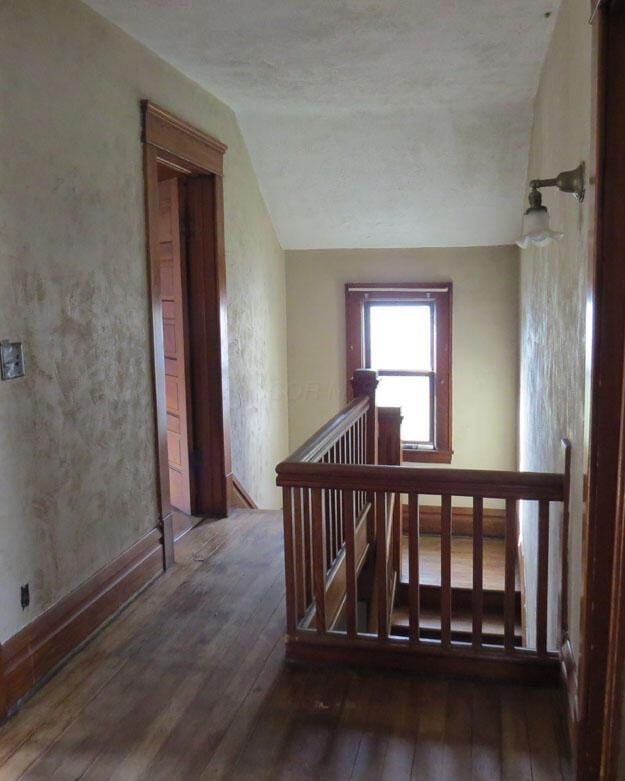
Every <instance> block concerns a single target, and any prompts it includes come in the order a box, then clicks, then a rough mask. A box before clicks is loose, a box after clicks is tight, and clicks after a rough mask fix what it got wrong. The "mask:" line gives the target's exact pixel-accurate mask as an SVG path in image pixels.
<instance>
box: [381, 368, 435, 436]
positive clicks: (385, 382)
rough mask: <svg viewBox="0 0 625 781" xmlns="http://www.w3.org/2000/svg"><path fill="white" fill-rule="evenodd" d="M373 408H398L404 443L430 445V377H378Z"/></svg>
mask: <svg viewBox="0 0 625 781" xmlns="http://www.w3.org/2000/svg"><path fill="white" fill-rule="evenodd" d="M376 404H377V406H378V407H401V411H402V415H403V420H402V424H401V438H402V440H403V441H404V442H431V441H432V431H431V430H430V378H429V377H380V378H379V384H378V387H377V389H376Z"/></svg>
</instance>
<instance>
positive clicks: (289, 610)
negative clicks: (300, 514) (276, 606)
mask: <svg viewBox="0 0 625 781" xmlns="http://www.w3.org/2000/svg"><path fill="white" fill-rule="evenodd" d="M282 516H283V520H284V579H285V582H286V631H287V634H288V635H291V636H292V635H294V634H295V627H296V618H295V610H296V605H295V561H294V559H295V557H294V552H293V518H292V514H291V489H290V488H283V489H282Z"/></svg>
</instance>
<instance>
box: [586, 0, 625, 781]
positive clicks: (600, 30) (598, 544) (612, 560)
mask: <svg viewBox="0 0 625 781" xmlns="http://www.w3.org/2000/svg"><path fill="white" fill-rule="evenodd" d="M591 13H592V17H591V18H592V21H593V89H594V96H593V98H594V99H593V133H594V136H595V148H594V150H593V153H594V154H595V155H596V179H595V214H594V220H593V222H594V225H593V226H591V228H593V229H594V237H591V244H590V246H591V250H592V251H591V259H590V274H589V283H588V296H587V302H588V306H587V312H588V315H589V323H588V326H587V329H586V330H587V338H588V344H587V355H588V356H589V358H590V366H589V367H587V377H588V380H587V382H588V384H587V396H586V398H587V412H586V415H585V418H586V421H587V426H586V432H587V433H586V435H585V445H586V449H587V455H588V460H587V475H586V490H585V519H584V521H585V526H584V546H583V550H584V562H583V577H584V585H583V602H582V611H581V619H582V624H581V651H580V660H579V661H580V669H579V672H580V677H579V715H578V719H579V721H578V725H577V729H576V731H575V732H576V746H575V759H576V768H577V778H578V779H580V781H591V779H592V781H597V780H598V779H605V780H606V781H607V780H608V779H609V780H610V781H611V780H612V779H615V778H616V772H617V763H618V755H619V751H620V750H622V749H625V746H622V745H620V743H621V735H620V729H621V704H622V696H623V692H624V688H623V687H624V684H625V677H624V668H625V513H624V500H625V485H624V483H625V481H624V479H623V477H624V476H623V470H624V468H625V382H624V371H625V306H623V301H624V300H625V231H624V230H623V225H625V78H624V74H625V0H594V2H593V3H592V4H591ZM591 184H592V182H591Z"/></svg>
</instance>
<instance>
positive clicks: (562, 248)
mask: <svg viewBox="0 0 625 781" xmlns="http://www.w3.org/2000/svg"><path fill="white" fill-rule="evenodd" d="M590 54H591V28H590V25H589V24H588V3H587V2H586V1H585V0H566V2H563V3H562V4H561V6H560V12H559V15H558V19H557V23H556V27H555V30H554V34H553V39H552V42H551V46H550V48H549V52H548V54H547V58H546V61H545V64H544V68H543V73H542V77H541V81H540V87H539V90H538V94H537V97H536V104H535V116H534V127H533V131H532V141H531V151H530V160H529V170H528V179H531V178H535V177H550V176H555V175H556V174H557V173H558V172H559V171H562V170H565V169H570V168H574V167H575V166H576V165H577V164H578V163H579V162H580V161H581V160H586V161H588V160H589V157H590V73H591V66H590ZM544 203H545V205H546V206H547V207H548V208H549V211H550V214H551V220H552V225H553V226H554V227H557V228H560V229H561V230H563V231H564V234H565V236H564V239H563V240H562V242H560V243H557V244H552V245H550V246H548V247H545V248H542V249H541V248H534V249H529V250H524V251H523V252H522V253H521V309H520V311H521V321H520V323H521V325H520V331H521V364H520V367H521V368H520V387H521V390H520V417H519V446H520V466H521V468H522V469H530V470H535V471H561V470H562V467H563V460H562V452H561V447H560V439H561V437H565V436H566V437H568V438H569V439H571V441H572V445H573V451H572V454H573V467H572V475H573V481H572V504H571V533H570V539H569V555H570V616H569V623H570V629H571V631H570V633H571V640H572V644H573V648H574V652H575V655H576V658H578V653H579V607H580V597H581V545H582V475H583V472H584V461H583V414H584V371H585V367H584V329H585V295H586V267H587V254H588V253H587V228H588V217H589V214H590V210H591V208H592V204H591V203H590V201H589V200H588V199H587V200H586V202H584V203H583V204H581V205H580V204H579V203H578V202H577V201H576V200H575V198H574V197H573V196H571V195H565V194H563V193H559V192H557V191H554V190H550V189H546V190H545V191H544ZM552 518H553V521H554V524H553V526H554V527H555V526H556V525H557V524H559V520H560V514H559V512H556V513H553V515H552ZM522 531H523V546H524V550H525V562H526V567H527V581H528V584H530V585H531V584H533V583H535V574H536V573H535V568H536V513H535V512H534V511H533V510H531V509H530V508H524V511H523V514H522ZM551 541H552V546H551V548H552V551H554V552H557V549H558V546H559V542H558V535H557V534H555V533H554V535H552V540H551ZM549 603H550V607H551V608H552V610H551V612H550V616H551V619H552V629H555V626H556V622H555V621H554V619H555V618H556V616H555V610H554V607H555V606H556V605H557V580H556V579H554V580H553V581H552V583H551V593H550V600H549ZM528 615H529V618H530V619H533V616H534V615H535V613H534V607H533V605H530V610H529V614H528ZM531 636H532V637H533V633H532V635H531ZM552 637H553V634H552Z"/></svg>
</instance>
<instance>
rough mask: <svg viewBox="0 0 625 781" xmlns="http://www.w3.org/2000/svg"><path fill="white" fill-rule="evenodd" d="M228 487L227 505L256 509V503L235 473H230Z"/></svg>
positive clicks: (243, 508)
mask: <svg viewBox="0 0 625 781" xmlns="http://www.w3.org/2000/svg"><path fill="white" fill-rule="evenodd" d="M229 488H230V490H229V492H228V494H229V496H228V507H232V508H238V509H241V510H258V505H257V504H256V502H255V501H254V500H253V499H252V497H251V496H250V495H249V494H248V492H247V491H246V490H245V488H244V487H243V485H242V483H241V481H240V480H239V479H238V478H237V477H236V475H232V480H231V481H230V485H229Z"/></svg>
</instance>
